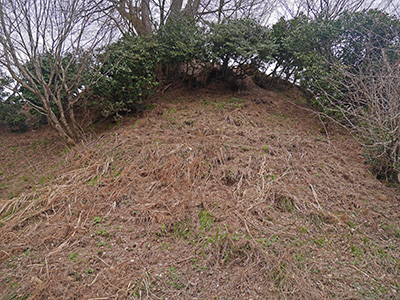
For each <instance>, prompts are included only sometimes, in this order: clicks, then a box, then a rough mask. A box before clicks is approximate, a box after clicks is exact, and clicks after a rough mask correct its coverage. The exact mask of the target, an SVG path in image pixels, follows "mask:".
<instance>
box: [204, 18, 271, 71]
mask: <svg viewBox="0 0 400 300" xmlns="http://www.w3.org/2000/svg"><path fill="white" fill-rule="evenodd" d="M207 41H208V43H209V53H210V58H211V59H213V60H214V61H215V62H216V63H219V64H220V65H221V66H222V70H223V72H226V71H227V70H228V68H229V67H230V66H233V67H236V68H237V69H240V68H241V66H243V65H252V66H254V67H258V68H259V67H262V66H263V65H264V64H265V63H268V62H269V61H270V60H272V53H273V52H274V51H275V44H274V43H273V42H272V41H271V40H270V39H269V32H268V28H266V27H264V26H262V25H261V24H259V23H258V22H256V21H255V20H252V19H247V18H245V19H228V20H226V21H225V22H223V23H222V24H215V23H211V24H210V30H209V32H208V34H207Z"/></svg>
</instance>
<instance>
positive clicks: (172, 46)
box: [155, 17, 208, 77]
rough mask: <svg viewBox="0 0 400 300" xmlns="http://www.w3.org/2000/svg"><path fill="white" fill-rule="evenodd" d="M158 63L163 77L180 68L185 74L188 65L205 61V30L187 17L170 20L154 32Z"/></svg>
mask: <svg viewBox="0 0 400 300" xmlns="http://www.w3.org/2000/svg"><path fill="white" fill-rule="evenodd" d="M155 38H156V39H157V42H158V48H159V50H158V51H159V54H160V63H161V64H162V67H163V70H164V75H165V76H166V77H168V76H170V75H172V74H171V73H172V72H176V71H177V70H179V69H180V68H181V67H182V66H183V67H184V69H183V72H184V73H187V72H188V70H189V65H190V64H192V63H201V62H204V61H206V60H207V58H208V57H207V45H206V40H205V38H206V36H205V30H204V28H203V27H201V26H199V25H198V24H196V22H195V21H194V20H193V19H192V18H189V17H182V18H177V19H173V20H170V21H169V22H168V23H167V24H166V25H165V26H164V27H162V28H161V29H160V30H159V31H158V32H156V35H155Z"/></svg>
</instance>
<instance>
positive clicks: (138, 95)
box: [91, 36, 161, 116]
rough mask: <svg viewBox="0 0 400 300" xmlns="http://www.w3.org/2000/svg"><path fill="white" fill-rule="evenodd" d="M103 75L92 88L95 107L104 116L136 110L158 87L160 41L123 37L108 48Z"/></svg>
mask: <svg viewBox="0 0 400 300" xmlns="http://www.w3.org/2000/svg"><path fill="white" fill-rule="evenodd" d="M103 55H108V58H107V60H106V63H105V64H104V67H103V68H102V71H101V72H102V74H101V75H102V76H101V78H100V79H99V81H98V82H97V83H96V85H94V86H93V87H92V88H91V93H92V95H93V97H94V98H95V99H96V101H95V102H94V103H92V105H96V106H98V107H99V108H100V110H101V111H102V113H103V115H104V116H110V115H118V114H119V113H123V112H129V111H132V110H133V111H135V110H137V109H138V108H139V107H140V105H141V104H142V103H143V101H144V100H146V99H147V98H148V97H149V96H150V95H151V94H152V93H154V92H155V88H156V87H157V85H158V82H157V78H156V67H157V63H158V62H159V61H160V59H161V58H160V55H159V48H158V43H157V41H156V40H155V39H154V38H152V37H133V36H124V37H123V38H121V39H120V40H119V41H118V42H116V43H114V44H112V45H111V46H110V47H109V49H107V52H106V54H103Z"/></svg>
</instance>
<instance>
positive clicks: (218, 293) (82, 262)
mask: <svg viewBox="0 0 400 300" xmlns="http://www.w3.org/2000/svg"><path fill="white" fill-rule="evenodd" d="M246 84H247V86H248V87H247V90H244V91H239V92H236V93H232V92H228V91H224V90H220V88H219V87H218V86H217V87H215V89H214V90H213V89H212V88H208V89H204V90H201V91H196V92H191V91H186V90H175V91H169V92H168V93H166V94H165V95H164V96H163V98H162V99H161V98H160V99H156V100H155V101H154V103H153V104H152V105H151V107H152V109H151V110H149V111H148V112H147V113H146V114H145V115H144V116H142V117H140V118H131V119H124V120H123V124H121V125H120V126H118V127H116V128H114V129H113V130H110V131H108V132H106V133H104V134H102V135H99V136H98V137H97V138H94V139H93V140H92V141H90V142H88V143H85V144H84V145H78V146H76V147H74V148H72V149H71V150H70V151H69V152H67V153H64V154H63V156H62V160H63V161H64V162H65V164H63V165H62V166H60V167H59V169H58V170H57V174H58V175H57V176H55V178H54V180H52V182H51V183H49V184H46V185H43V186H37V187H36V188H35V190H34V191H30V190H24V191H23V192H22V193H20V194H19V195H18V196H16V197H13V198H11V199H6V198H5V197H4V198H3V199H4V200H2V201H1V206H0V214H1V221H0V222H1V223H0V226H1V231H0V261H1V275H0V282H1V283H0V285H1V286H2V287H3V288H2V289H1V291H0V294H1V299H333V298H338V299H395V298H398V297H399V290H400V281H399V273H400V253H399V251H398V248H397V246H398V244H399V241H400V226H399V225H400V220H399V200H400V199H399V195H398V188H396V187H387V186H385V185H384V184H383V183H381V182H379V181H377V180H376V179H375V178H374V176H372V175H371V174H370V173H369V171H368V168H367V166H366V165H364V163H363V158H362V156H361V150H360V148H359V146H357V144H356V143H355V142H354V141H353V140H352V139H351V137H350V136H349V135H348V134H346V133H345V132H343V131H342V130H340V129H338V128H336V127H335V126H333V125H331V124H329V125H328V126H326V124H322V123H321V122H320V120H319V119H318V118H317V117H315V116H313V115H311V114H310V113H309V111H307V110H304V109H302V108H303V107H306V104H305V103H304V99H303V98H302V96H301V93H300V92H298V91H296V90H295V89H292V90H288V91H287V92H282V91H280V92H279V91H267V90H263V89H261V88H258V87H257V86H255V85H254V83H252V82H250V81H248V82H247V83H246Z"/></svg>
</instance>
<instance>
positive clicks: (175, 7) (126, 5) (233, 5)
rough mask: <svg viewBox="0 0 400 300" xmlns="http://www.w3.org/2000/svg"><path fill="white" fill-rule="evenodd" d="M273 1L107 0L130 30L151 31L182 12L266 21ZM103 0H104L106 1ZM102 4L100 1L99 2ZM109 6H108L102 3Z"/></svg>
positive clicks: (206, 17) (205, 17)
mask: <svg viewBox="0 0 400 300" xmlns="http://www.w3.org/2000/svg"><path fill="white" fill-rule="evenodd" d="M276 1H277V0H267V1H266V0H187V1H183V0H108V3H109V4H111V7H113V8H114V9H116V10H117V11H118V12H119V14H120V16H121V17H122V20H123V21H124V22H125V23H126V24H127V25H128V28H129V29H130V31H131V32H132V33H134V34H137V35H146V34H151V33H152V32H153V31H154V30H157V29H159V28H160V27H162V26H163V25H165V23H166V22H168V20H171V19H176V18H178V17H181V16H182V15H186V16H190V17H193V18H195V19H197V20H200V21H202V20H210V21H215V22H218V23H221V22H222V21H223V20H225V19H229V18H240V17H253V18H256V19H259V20H260V21H264V22H265V21H266V19H268V18H269V17H270V15H271V13H272V11H273V9H274V8H275V3H276ZM106 2H107V1H106ZM102 4H103V5H104V3H103V2H102ZM104 7H105V8H110V6H108V7H107V6H104Z"/></svg>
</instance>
